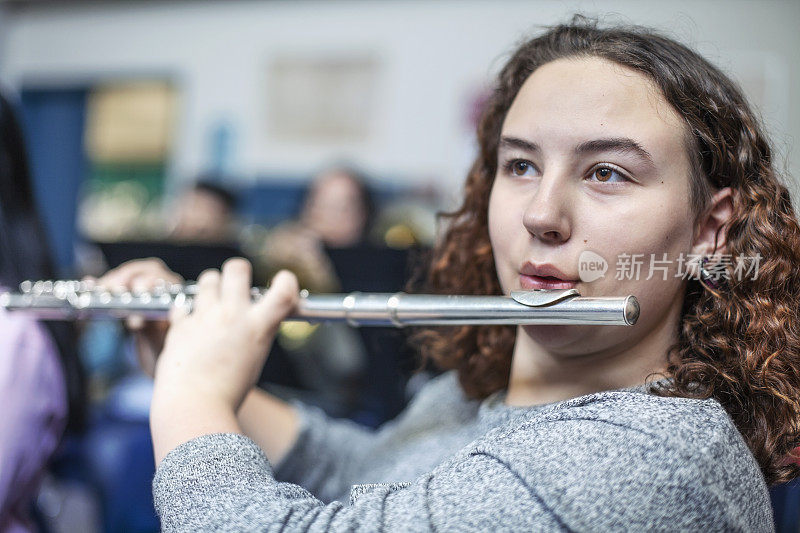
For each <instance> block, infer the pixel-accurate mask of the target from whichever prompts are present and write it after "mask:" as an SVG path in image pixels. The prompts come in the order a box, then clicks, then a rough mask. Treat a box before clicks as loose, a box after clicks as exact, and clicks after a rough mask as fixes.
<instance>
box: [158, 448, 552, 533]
mask: <svg viewBox="0 0 800 533" xmlns="http://www.w3.org/2000/svg"><path fill="white" fill-rule="evenodd" d="M153 486H154V501H155V504H156V509H157V510H158V513H159V516H160V518H161V526H162V529H163V531H165V532H171V531H211V530H214V531H251V530H256V529H258V530H265V531H272V530H286V531H403V532H413V531H429V530H442V529H444V530H453V531H489V530H498V529H500V530H502V529H515V530H529V531H530V530H534V529H542V528H546V529H558V528H559V525H560V523H559V521H558V518H557V517H555V516H553V515H552V513H550V512H549V511H548V510H547V509H546V508H545V507H543V506H542V505H541V504H540V502H538V501H536V500H535V499H534V498H532V496H531V494H530V493H529V491H528V490H527V489H526V487H525V486H524V484H523V483H521V482H520V480H519V479H517V478H516V477H515V475H514V474H513V472H511V471H510V470H509V469H508V468H507V467H506V466H505V465H503V464H502V463H500V462H498V461H497V460H496V459H495V458H493V457H492V456H490V455H483V454H477V455H472V456H470V457H469V458H468V459H467V460H466V461H465V462H463V463H460V464H459V466H458V468H451V469H445V470H443V471H442V472H441V473H439V474H435V473H431V474H427V475H425V476H422V477H421V478H419V479H417V480H416V481H414V482H413V483H411V484H408V485H407V486H403V487H401V488H398V487H397V486H390V485H385V486H384V485H378V486H376V489H375V490H372V491H371V492H368V493H366V494H364V495H362V496H361V497H359V498H358V499H357V500H355V502H354V503H353V504H352V505H347V506H345V505H343V504H342V503H340V502H333V503H330V504H327V505H326V504H324V503H323V502H321V501H320V500H318V499H317V498H315V497H314V496H313V495H312V494H311V493H309V492H308V491H306V490H305V489H303V488H302V487H299V486H297V485H294V484H290V483H282V482H278V481H275V480H274V479H273V477H272V471H271V468H270V465H269V463H268V461H267V459H266V457H265V456H264V455H263V453H262V452H261V450H260V448H258V446H257V445H256V444H255V443H254V442H252V441H250V439H248V438H247V437H244V436H242V435H235V434H215V435H206V436H203V437H199V438H197V439H194V440H192V441H189V442H187V443H184V444H183V445H181V446H179V447H178V448H176V449H175V450H173V451H172V452H170V453H169V454H168V455H167V457H165V458H164V460H163V462H162V463H161V465H160V466H159V468H158V470H157V472H156V477H155V479H154V481H153Z"/></svg>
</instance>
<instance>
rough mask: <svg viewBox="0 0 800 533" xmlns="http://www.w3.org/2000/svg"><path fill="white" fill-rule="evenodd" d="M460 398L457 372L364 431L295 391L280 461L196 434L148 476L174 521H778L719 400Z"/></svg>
mask: <svg viewBox="0 0 800 533" xmlns="http://www.w3.org/2000/svg"><path fill="white" fill-rule="evenodd" d="M503 398H504V395H503V393H498V394H495V395H493V396H492V397H490V398H488V399H486V400H484V401H482V402H478V401H470V400H467V399H466V398H465V396H464V394H463V392H462V390H461V388H460V387H459V385H458V381H457V379H456V376H455V374H454V373H453V372H450V373H447V374H443V375H442V376H440V377H438V378H436V379H434V380H432V381H431V382H429V383H428V384H427V385H426V386H425V387H424V388H423V389H422V390H421V391H420V393H419V394H418V395H417V397H416V398H415V400H414V401H413V402H412V403H411V405H410V406H409V407H408V408H407V409H406V410H405V411H404V412H403V413H402V414H401V415H400V416H399V417H398V418H397V419H395V420H394V421H392V422H389V423H387V424H385V425H384V426H383V427H381V428H380V429H379V430H377V431H369V430H366V429H363V428H361V427H359V426H356V425H354V424H352V423H349V422H345V421H337V420H331V419H329V418H327V417H326V416H325V415H324V414H322V413H321V412H320V411H318V410H316V409H312V408H309V407H306V406H303V405H302V404H299V403H295V405H296V406H297V408H298V409H299V412H300V420H301V426H300V427H301V429H300V434H299V436H298V439H297V441H296V443H295V444H294V446H293V448H292V449H291V450H290V451H289V453H288V455H287V456H286V457H285V459H284V460H283V461H282V463H281V464H279V465H270V463H269V462H268V461H267V459H266V457H265V456H264V454H263V453H262V452H261V449H260V448H259V447H258V446H257V445H256V444H255V443H254V442H253V441H251V440H250V439H248V438H247V437H244V436H241V435H233V434H216V435H206V436H203V437H199V438H196V439H193V440H191V441H189V442H187V443H184V444H182V445H180V446H178V447H177V448H176V449H174V450H173V451H171V452H170V453H169V454H168V455H167V456H166V457H165V458H164V460H163V462H162V463H161V465H160V466H159V468H158V470H157V472H156V476H155V479H154V481H153V490H154V498H155V504H156V508H157V510H158V513H159V516H160V517H161V522H162V527H163V529H164V530H165V531H211V530H213V531H306V530H308V531H403V532H406V531H570V530H571V531H678V530H680V531H687V530H691V531H748V532H749V531H771V530H772V513H771V509H770V503H769V496H768V492H767V487H766V485H765V483H764V479H763V477H762V475H761V472H760V470H759V468H758V465H757V464H756V461H755V460H754V458H753V456H752V455H751V454H750V452H749V450H748V449H747V447H746V445H745V443H744V441H743V439H742V437H741V435H740V434H739V433H738V432H737V430H736V428H735V427H734V425H733V423H732V422H731V420H730V418H729V417H728V416H727V414H726V413H725V411H724V410H723V409H722V407H721V406H720V405H719V404H718V403H717V402H716V401H714V400H704V401H699V400H688V399H682V398H661V397H657V396H654V395H651V394H647V393H646V391H645V389H644V388H639V389H627V390H621V391H609V392H602V393H597V394H591V395H588V396H583V397H580V398H575V399H572V400H567V401H563V402H559V403H555V404H549V405H544V406H537V407H529V408H520V407H510V406H506V405H505V404H504V403H503Z"/></svg>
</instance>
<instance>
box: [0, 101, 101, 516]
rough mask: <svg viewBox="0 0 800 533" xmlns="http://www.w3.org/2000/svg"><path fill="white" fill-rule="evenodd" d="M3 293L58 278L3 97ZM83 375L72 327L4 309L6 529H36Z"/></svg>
mask: <svg viewBox="0 0 800 533" xmlns="http://www.w3.org/2000/svg"><path fill="white" fill-rule="evenodd" d="M0 138H1V139H2V144H0V290H6V289H13V288H15V287H16V286H17V285H18V284H19V283H20V282H21V281H23V280H26V279H51V278H54V277H55V276H54V271H53V266H52V262H51V258H50V254H49V252H48V250H47V249H46V248H45V247H44V245H43V243H45V242H47V239H46V237H45V234H44V231H43V229H42V224H41V221H40V219H39V217H38V215H37V213H36V207H35V203H34V195H33V189H32V184H31V177H30V172H29V167H28V160H27V155H26V151H25V147H24V142H23V137H22V131H21V128H20V125H19V122H18V120H17V118H16V116H15V114H14V110H13V109H12V106H11V104H10V103H9V101H8V100H7V99H6V98H5V97H4V96H2V95H1V94H0ZM83 390H84V386H83V377H82V372H81V368H80V365H79V362H78V358H77V355H76V352H75V332H74V329H73V326H72V325H71V324H66V323H47V324H39V323H37V322H36V321H34V320H33V319H31V318H28V317H26V316H24V315H21V314H9V313H6V312H5V311H2V310H0V403H2V405H3V417H2V420H0V531H4V532H19V531H30V530H33V529H34V524H33V521H32V517H31V514H30V510H31V508H32V507H33V499H34V497H35V495H36V493H37V491H38V487H39V484H40V482H41V479H42V476H43V473H44V470H45V468H46V466H47V464H48V461H49V460H50V458H51V456H52V454H53V452H54V451H55V450H56V448H57V447H58V445H59V442H60V441H61V438H62V436H63V434H64V432H65V429H66V430H70V431H80V430H82V429H83V426H84V422H85V421H84V414H85V413H84V408H85V405H84V398H83Z"/></svg>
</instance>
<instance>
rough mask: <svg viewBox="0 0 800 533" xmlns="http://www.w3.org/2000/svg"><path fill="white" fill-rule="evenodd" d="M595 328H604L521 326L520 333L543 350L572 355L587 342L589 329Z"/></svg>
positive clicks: (590, 330)
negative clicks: (579, 346) (577, 347)
mask: <svg viewBox="0 0 800 533" xmlns="http://www.w3.org/2000/svg"><path fill="white" fill-rule="evenodd" d="M596 327H604V326H579V325H565V326H545V325H543V326H522V331H523V332H524V334H525V335H527V336H528V337H530V338H531V340H532V341H534V342H535V343H536V344H538V345H540V346H542V347H543V348H547V349H548V350H552V351H556V352H559V351H564V352H565V353H572V352H573V350H574V349H575V348H576V345H579V344H582V342H583V341H585V340H587V336H588V335H590V334H591V333H592V329H591V328H596ZM570 348H572V350H570Z"/></svg>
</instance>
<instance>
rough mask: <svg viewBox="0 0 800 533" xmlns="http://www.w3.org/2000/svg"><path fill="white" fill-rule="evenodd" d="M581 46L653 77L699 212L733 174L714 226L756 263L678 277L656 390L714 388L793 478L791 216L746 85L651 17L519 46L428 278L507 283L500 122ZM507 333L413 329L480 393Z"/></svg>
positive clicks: (796, 330)
mask: <svg viewBox="0 0 800 533" xmlns="http://www.w3.org/2000/svg"><path fill="white" fill-rule="evenodd" d="M580 56H593V57H599V58H603V59H606V60H610V61H613V62H615V63H618V64H621V65H623V66H626V67H628V68H632V69H635V70H637V71H639V72H642V73H644V74H646V75H647V76H648V77H649V78H650V79H652V80H653V81H654V82H655V83H656V85H657V86H658V87H659V88H660V89H661V92H662V93H663V95H664V98H665V99H666V100H667V101H668V102H669V103H670V104H671V105H672V106H673V107H674V109H675V110H676V111H677V112H678V113H679V115H680V116H682V117H683V119H684V120H685V123H686V124H687V126H688V131H689V132H690V135H689V136H688V138H687V150H688V153H689V154H690V158H691V160H692V167H693V169H692V177H691V198H690V202H691V205H692V208H693V211H694V213H695V215H696V216H697V217H698V219H699V217H700V216H701V215H702V214H703V213H704V212H705V210H706V209H707V207H708V205H709V200H710V199H711V196H712V194H713V192H714V190H715V189H717V188H721V187H730V188H731V189H732V193H733V198H732V203H733V213H732V216H731V218H730V220H729V222H728V223H727V224H726V226H725V227H724V228H723V230H722V231H724V232H725V233H726V235H725V236H726V245H727V252H726V253H728V254H730V256H732V257H756V256H760V258H762V262H761V263H760V266H759V272H758V275H757V276H745V277H744V279H741V280H736V281H735V282H734V281H733V276H729V278H730V280H731V281H728V282H724V283H723V285H722V286H721V287H717V289H716V290H714V289H711V288H709V287H707V286H706V285H705V284H702V283H700V282H699V281H696V280H690V281H688V282H687V287H686V293H685V297H684V306H683V311H682V320H681V325H680V331H678V332H676V333H677V335H676V337H677V338H678V341H677V343H676V344H675V345H674V346H673V347H671V349H670V350H669V353H668V354H666V356H667V357H668V360H669V364H668V369H667V376H668V377H670V378H672V379H671V380H669V381H667V383H668V385H666V386H661V387H659V388H657V389H655V388H654V389H653V392H655V393H658V394H662V395H665V396H680V397H689V398H709V397H713V398H715V399H716V400H718V401H719V402H720V403H721V404H722V405H723V406H724V408H725V409H726V411H727V412H728V413H729V415H730V416H731V418H732V419H733V421H734V423H735V424H736V426H737V428H738V429H739V431H740V432H741V434H742V435H743V436H744V439H745V441H746V442H747V444H748V446H749V447H750V450H751V451H752V453H753V455H754V456H755V458H756V459H757V460H758V463H759V465H760V466H761V469H762V471H763V473H764V476H765V478H766V480H767V482H768V483H770V484H772V483H779V482H784V481H788V480H790V479H793V478H795V477H797V476H798V474H800V465H799V464H798V463H797V455H793V453H796V452H793V450H795V449H796V448H797V447H798V446H800V402H799V401H798V400H800V321H798V302H800V268H798V267H800V257H799V255H800V228H798V223H797V219H796V217H795V214H794V211H793V209H792V205H791V201H790V198H789V192H788V190H787V188H786V187H785V186H784V185H783V184H782V183H781V181H780V179H779V176H778V173H777V172H776V170H775V168H774V166H773V161H772V154H771V150H770V147H769V144H768V142H767V140H766V138H765V135H764V134H763V132H762V126H761V125H760V123H759V120H758V119H757V118H756V116H755V115H754V113H753V112H752V111H751V109H750V106H749V105H748V104H747V102H746V100H745V98H744V96H743V95H742V92H741V90H740V89H739V88H738V87H737V85H736V84H735V83H734V82H733V81H731V80H730V79H729V78H728V77H727V76H726V75H725V74H723V73H722V72H721V71H720V70H719V69H717V68H716V67H714V66H713V65H711V64H710V63H709V62H708V61H706V60H705V59H703V58H702V57H701V56H699V55H698V54H697V53H695V52H693V51H692V50H690V49H689V48H687V47H686V46H683V45H681V44H679V43H677V42H675V41H674V40H672V39H669V38H667V37H665V36H662V35H659V34H658V33H655V32H653V31H652V30H650V29H647V28H642V27H638V26H631V27H613V28H608V29H606V28H599V27H598V25H597V23H596V22H595V21H591V20H588V19H586V18H584V17H580V16H577V17H575V18H573V20H572V21H571V22H570V23H568V24H562V25H558V26H554V27H550V28H549V29H548V30H547V31H546V32H545V33H544V34H543V35H541V36H538V37H536V38H534V39H531V40H529V41H527V42H525V43H523V44H522V45H521V46H519V47H518V49H517V50H516V52H515V53H514V54H513V56H512V57H511V59H510V60H509V61H508V62H507V63H506V65H505V66H504V68H503V69H502V70H501V72H500V74H499V76H498V79H497V82H496V85H495V88H494V91H493V93H492V95H491V97H490V99H489V101H488V103H487V106H486V109H485V110H484V113H483V115H482V119H481V121H480V124H479V126H478V132H477V133H478V142H479V155H478V157H477V159H476V161H475V163H474V164H473V166H472V168H471V170H470V172H469V175H468V177H467V181H466V186H465V195H464V200H463V203H462V205H461V206H460V207H459V208H458V209H457V210H455V211H453V212H450V213H444V214H441V215H440V216H442V217H443V218H444V221H445V222H447V227H446V229H445V232H444V234H443V238H442V239H441V241H440V242H439V244H438V245H437V247H436V248H435V250H434V252H433V258H432V263H431V265H430V270H429V273H428V277H427V285H428V286H427V287H426V290H427V291H430V292H434V293H445V294H446V293H451V294H452V293H458V294H482V295H491V294H502V289H501V287H500V283H499V281H498V277H497V272H496V270H495V262H494V257H493V253H492V246H491V242H490V240H489V232H488V220H487V216H488V215H487V211H488V204H489V196H490V192H491V189H492V184H493V181H494V177H495V173H496V171H497V152H498V143H499V139H500V131H501V127H502V124H503V121H504V119H505V115H506V112H507V111H508V109H509V107H510V106H511V104H512V102H513V100H514V98H515V97H516V94H517V92H518V91H519V89H520V87H521V86H522V84H523V82H524V81H525V80H526V79H527V78H528V77H529V76H530V75H531V73H533V71H534V70H536V69H537V68H538V67H540V66H541V65H543V64H545V63H548V62H551V61H554V60H556V59H560V58H568V57H569V58H572V57H580ZM730 268H733V267H732V266H731V267H730ZM729 273H731V274H732V272H729ZM739 277H741V276H739ZM753 277H755V279H752V278H753ZM515 335H516V329H515V328H514V327H509V326H463V327H453V328H446V329H439V330H425V331H422V332H420V333H418V334H417V336H416V341H417V343H418V345H419V347H420V351H421V354H422V357H423V361H425V362H427V361H433V362H434V363H435V364H436V365H437V366H439V367H440V368H442V369H457V371H458V376H459V380H460V383H461V386H462V388H463V389H464V391H465V393H466V394H467V395H468V396H469V397H471V398H476V399H479V398H485V397H486V396H488V395H489V394H491V393H492V392H495V391H497V390H500V389H504V388H506V387H507V386H508V380H509V373H510V368H511V356H512V350H513V346H514V340H515Z"/></svg>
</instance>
